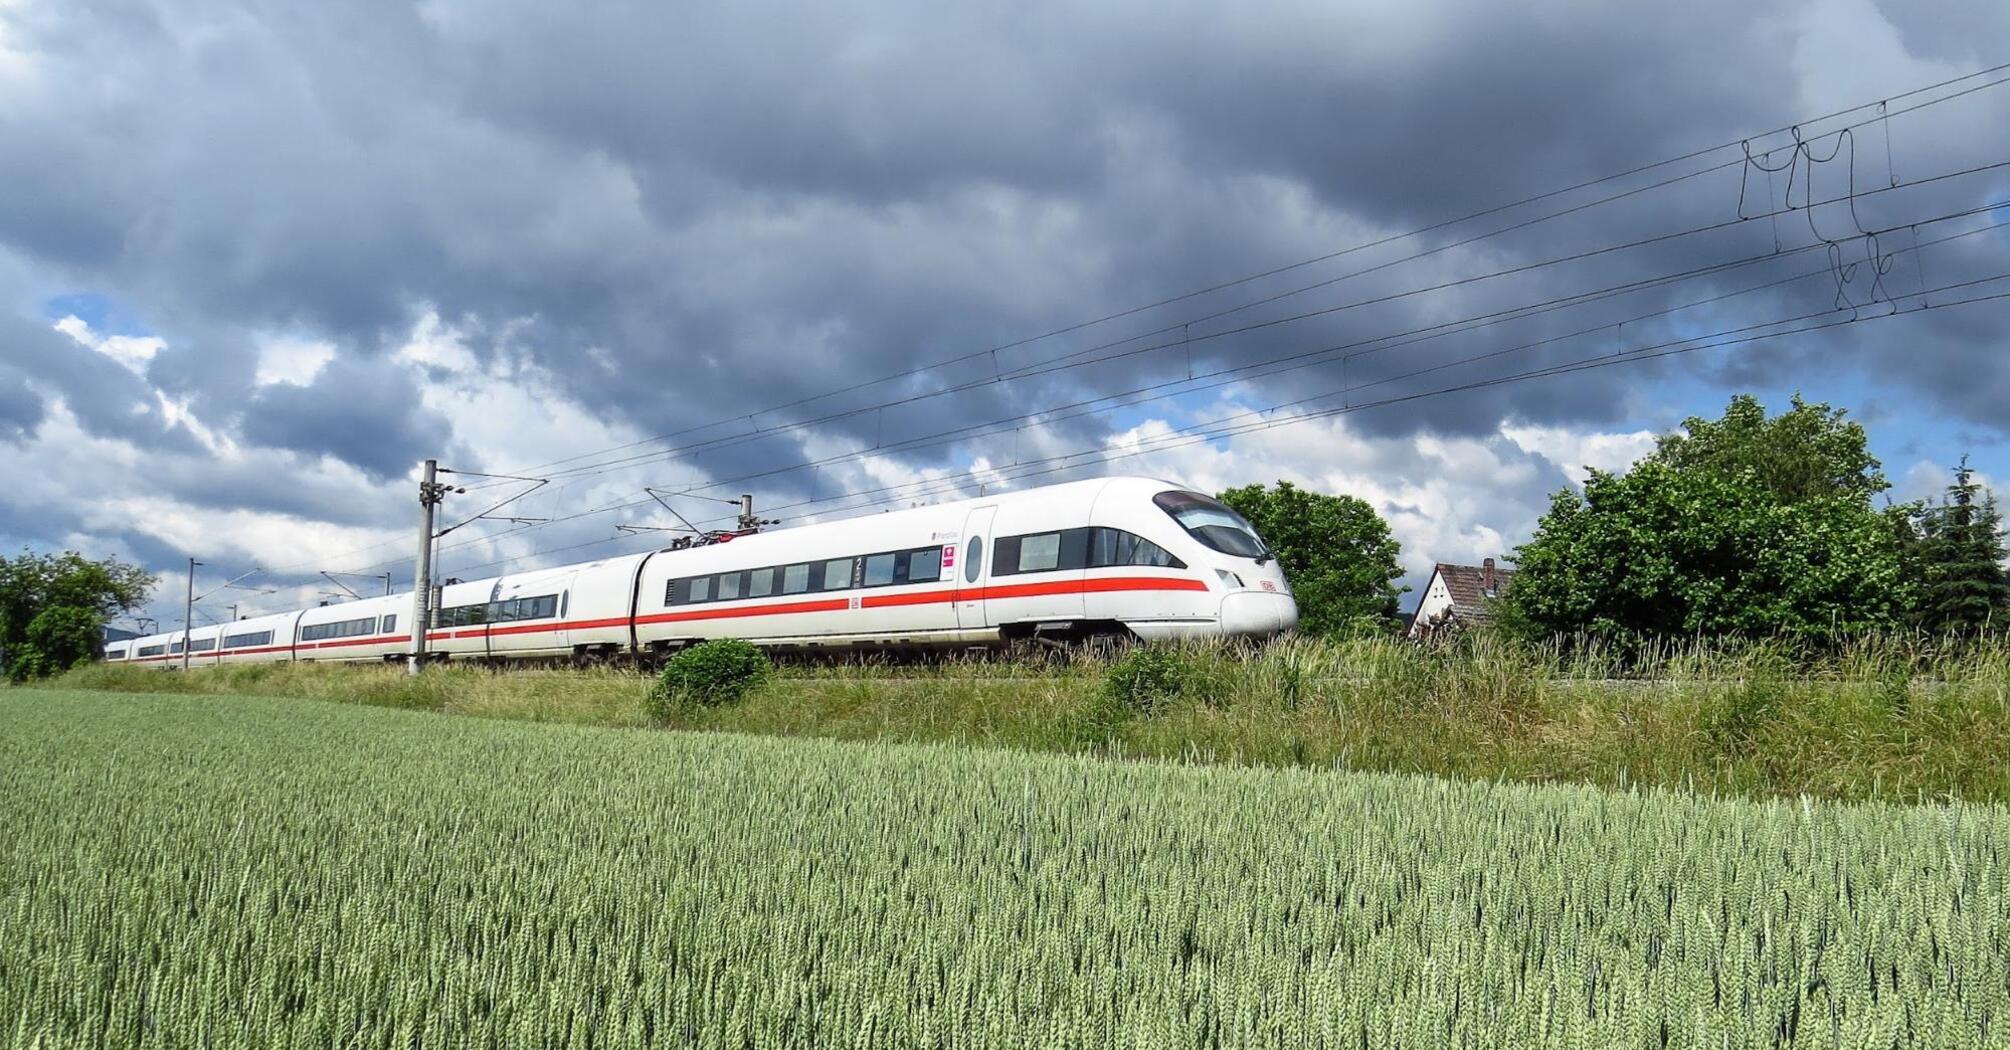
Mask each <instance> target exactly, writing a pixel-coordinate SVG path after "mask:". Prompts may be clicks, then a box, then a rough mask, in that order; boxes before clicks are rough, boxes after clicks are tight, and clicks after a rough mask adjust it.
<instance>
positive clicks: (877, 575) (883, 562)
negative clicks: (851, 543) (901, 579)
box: [865, 554, 894, 587]
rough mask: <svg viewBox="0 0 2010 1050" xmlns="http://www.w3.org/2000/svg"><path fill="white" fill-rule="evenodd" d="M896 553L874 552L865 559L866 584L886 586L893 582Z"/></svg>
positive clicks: (868, 585) (869, 585)
mask: <svg viewBox="0 0 2010 1050" xmlns="http://www.w3.org/2000/svg"><path fill="white" fill-rule="evenodd" d="M893 562H894V555H891V554H874V555H871V556H870V557H868V558H866V560H865V585H866V586H867V587H884V586H886V585H887V584H889V583H892V582H893Z"/></svg>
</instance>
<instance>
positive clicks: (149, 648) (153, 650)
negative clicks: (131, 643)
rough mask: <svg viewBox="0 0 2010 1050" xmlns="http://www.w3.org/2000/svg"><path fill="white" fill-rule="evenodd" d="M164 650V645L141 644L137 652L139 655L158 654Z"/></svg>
mask: <svg viewBox="0 0 2010 1050" xmlns="http://www.w3.org/2000/svg"><path fill="white" fill-rule="evenodd" d="M165 652H167V646H165V645H142V646H140V653H139V654H140V655H141V656H159V655H161V654H162V653H165Z"/></svg>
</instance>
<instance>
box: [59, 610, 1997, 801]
mask: <svg viewBox="0 0 2010 1050" xmlns="http://www.w3.org/2000/svg"><path fill="white" fill-rule="evenodd" d="M1174 656H1175V660H1174V663H1176V664H1177V666H1178V674H1177V689H1176V690H1175V691H1174V693H1173V695H1171V696H1169V697H1168V698H1166V699H1165V700H1163V701H1157V702H1154V703H1152V704H1150V705H1149V706H1148V707H1146V708H1139V707H1125V706H1123V705H1119V704H1112V703H1111V702H1110V700H1109V699H1108V696H1107V694H1106V691H1105V688H1104V682H1105V678H1106V673H1107V671H1108V668H1107V666H1106V665H1104V664H1101V663H1099V662H1096V661H1094V660H1084V661H1080V662H1077V663H1074V664H1069V665H1065V666H1059V667H1049V666H1039V665H1028V664H1022V663H1013V662H1009V661H964V662H951V663H946V664H936V665H906V664H863V665H860V664H851V665H844V664H840V665H833V666H808V665H794V666H789V665H784V666H783V667H782V668H781V669H780V671H779V673H778V674H776V675H775V676H773V677H771V678H769V679H768V680H767V681H765V682H764V683H762V684H761V685H759V686H758V687H757V688H755V689H754V690H753V691H752V693H751V694H750V695H748V696H747V697H746V698H745V699H743V700H741V701H739V702H737V703H733V704H728V705H723V706H716V707H706V706H701V705H690V706H683V707H679V708H678V709H676V710H675V711H674V712H673V713H671V715H670V717H669V720H668V723H667V724H668V725H669V726H670V727H671V728H681V729H693V730H714V731H738V732H751V733H763V734H771V735H780V736H812V737H826V738H834V739H844V740H877V739H887V740H903V741H934V742H947V743H958V744H967V745H983V746H996V747H1009V748H1017V749H1022V750H1033V751H1060V752H1077V753H1092V754H1103V755H1117V756H1131V757H1152V758H1180V759H1183V760H1189V761H1199V762H1216V763H1224V764H1236V765H1263V766H1310V767H1320V768H1336V767H1337V768H1346V769H1360V770H1373V771H1383V772H1413V773H1433V774H1441V775H1445V776H1455V777H1463V778H1470V779H1487V780H1514V781H1578V782H1586V783H1593V784H1601V785H1607V786H1630V785H1658V786H1666V787H1674V788H1684V789H1691V790H1695V791H1699V792H1704V793H1713V794H1725V795H1742V796H1758V797H1766V796H1774V797H1782V796H1783V797H1791V796H1795V795H1799V794H1810V795H1815V796H1818V797H1825V798H1847V799H1858V798H1883V799H1901V800H1904V799H1917V798H1942V797H1960V798H1966V799H1977V800H1980V799H1992V800H2004V801H2010V763H2005V762H2004V761H2003V756H2004V755H2006V754H2010V647H2006V646H2005V645H2004V644H2003V643H2002V642H2001V641H1986V642H1985V641H1969V642H1953V643H1950V642H1944V641H1935V640H1930V639H1925V638H1896V639H1891V638H1887V639H1880V640H1876V641H1867V642H1863V643H1860V644H1857V645H1854V646H1846V647H1843V648H1841V649H1838V650H1834V651H1825V652H1820V653H1815V654H1812V655H1809V654H1799V653H1794V652H1791V651H1788V650H1786V649H1784V648H1782V647H1780V646H1776V645H1767V644H1754V645H1742V646H1724V645H1709V646H1703V645H1695V646H1672V647H1667V648H1664V649H1661V650H1656V651H1649V652H1646V653H1644V654H1642V653H1635V654H1630V655H1629V656H1628V657H1627V658H1626V659H1624V660H1621V659H1619V658H1617V657H1614V656H1611V655H1609V654H1606V653H1603V652H1601V651H1600V650H1598V649H1597V648H1596V647H1590V646H1575V647H1567V648H1554V647H1549V648H1544V647H1526V646H1521V645H1513V644H1504V643H1500V642H1496V641H1494V640H1491V639H1488V638H1484V637H1477V638H1468V639H1466V640H1465V641H1464V642H1462V643H1461V644H1459V645H1457V646H1454V647H1451V648H1445V649H1418V648H1415V647H1412V646H1409V645H1406V644H1403V643H1399V642H1393V641H1388V640H1380V639H1366V640H1357V641H1348V642H1322V641H1314V640H1305V639H1298V640H1293V641H1290V642H1286V643H1282V644H1278V645H1273V646H1271V647H1269V648H1268V649H1266V650H1264V651H1263V652H1262V653H1260V654H1258V655H1256V656H1253V657H1252V656H1248V655H1246V654H1242V653H1238V652H1235V651H1226V650H1220V649H1211V648H1186V649H1181V650H1178V651H1177V652H1176V653H1175V654H1174ZM57 684H59V685H61V686H62V687H64V688H77V689H110V690H121V691H161V692H200V693H219V694H262V695H273V696H298V697H308V698H314V699H327V700H339V701H345V702H354V703H364V704H371V705H376V706H385V707H404V708H415V709H423V710H431V711H443V712H447V713H452V714H464V715H475V716H480V717H491V718H505V719H518V720H527V721H546V722H573V723H583V724H592V725H608V726H637V727H640V726H646V725H650V724H651V723H652V718H651V714H650V711H649V708H648V695H649V681H648V680H646V679H644V678H642V677H641V676H639V675H635V674H633V673H627V672H620V671H591V672H575V671H550V670H518V671H508V672H502V673H497V672H491V671H486V670H480V669H474V668H466V667H452V666H450V667H446V668H441V669H436V670H433V671H429V672H428V673H427V674H426V675H424V676H422V677H420V678H418V679H416V680H414V679H409V678H407V677H405V676H404V675H403V674H402V673H401V672H399V671H398V670H396V669H393V668H342V667H330V666H317V665H311V664H295V665H266V666H251V667H241V668H220V669H212V670H207V671H199V672H195V673H191V674H187V675H183V674H179V673H170V674H161V673H159V672H153V671H145V670H141V669H137V668H129V667H118V666H114V665H97V666H93V667H90V668H86V669H83V670H79V671H77V672H74V673H72V674H70V675H68V676H66V677H63V678H61V679H59V680H58V682H57Z"/></svg>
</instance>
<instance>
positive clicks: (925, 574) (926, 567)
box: [907, 547, 942, 583]
mask: <svg viewBox="0 0 2010 1050" xmlns="http://www.w3.org/2000/svg"><path fill="white" fill-rule="evenodd" d="M941 578H942V548H940V547H930V548H928V549H927V550H923V551H912V552H909V554H908V556H907V582H909V583H933V582H935V581H936V580H939V579H941Z"/></svg>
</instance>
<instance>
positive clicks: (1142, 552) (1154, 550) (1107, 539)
mask: <svg viewBox="0 0 2010 1050" xmlns="http://www.w3.org/2000/svg"><path fill="white" fill-rule="evenodd" d="M1089 531H1090V533H1091V534H1092V535H1091V536H1090V538H1089V568H1092V569H1102V568H1108V567H1110V566H1114V565H1149V566H1152V567H1155V568H1161V569H1184V568H1186V563H1185V562H1183V561H1181V560H1179V559H1178V558H1176V557H1173V555H1172V553H1171V552H1170V551H1168V550H1166V549H1165V548H1164V547H1161V546H1159V545H1158V544H1156V543H1153V542H1152V541H1150V540H1148V539H1145V538H1144V537H1142V536H1135V535H1132V534H1131V533H1128V532H1125V531H1124V530H1122V529H1106V528H1096V529H1090V530H1089Z"/></svg>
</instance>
